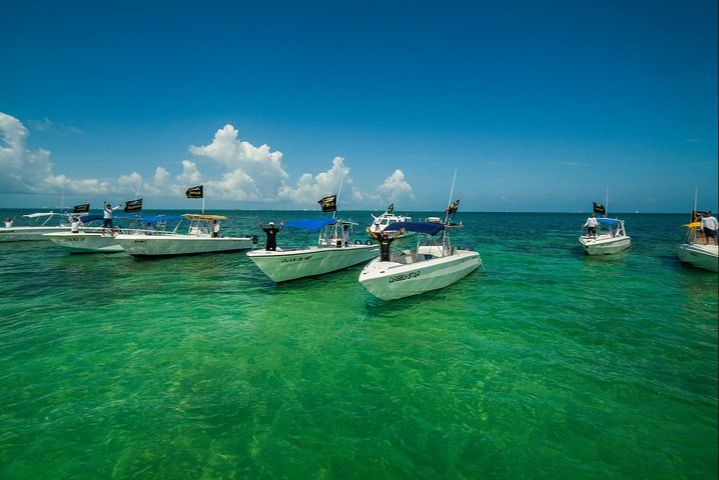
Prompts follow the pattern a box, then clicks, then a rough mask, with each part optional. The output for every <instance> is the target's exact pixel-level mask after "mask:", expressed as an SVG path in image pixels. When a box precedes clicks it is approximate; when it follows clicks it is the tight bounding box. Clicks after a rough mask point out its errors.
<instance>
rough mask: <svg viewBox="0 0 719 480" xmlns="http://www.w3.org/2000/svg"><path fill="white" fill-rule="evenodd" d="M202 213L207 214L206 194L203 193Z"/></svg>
mask: <svg viewBox="0 0 719 480" xmlns="http://www.w3.org/2000/svg"><path fill="white" fill-rule="evenodd" d="M202 213H203V214H204V213H205V192H202Z"/></svg>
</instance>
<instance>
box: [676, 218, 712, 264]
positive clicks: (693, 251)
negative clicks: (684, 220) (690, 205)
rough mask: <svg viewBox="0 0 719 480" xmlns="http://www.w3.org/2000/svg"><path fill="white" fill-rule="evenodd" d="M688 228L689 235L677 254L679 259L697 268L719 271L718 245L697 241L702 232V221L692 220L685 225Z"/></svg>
mask: <svg viewBox="0 0 719 480" xmlns="http://www.w3.org/2000/svg"><path fill="white" fill-rule="evenodd" d="M684 226H685V227H687V228H688V230H687V236H686V239H685V241H684V243H683V244H681V245H679V248H678V249H677V254H678V255H679V260H681V261H682V262H684V263H688V264H690V265H692V266H694V267H696V268H701V269H703V270H709V271H710V272H717V271H719V249H718V247H717V246H716V245H712V244H709V245H703V244H701V243H697V236H698V233H699V232H701V227H702V224H701V222H692V223H690V224H688V225H684Z"/></svg>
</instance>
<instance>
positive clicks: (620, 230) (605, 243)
mask: <svg viewBox="0 0 719 480" xmlns="http://www.w3.org/2000/svg"><path fill="white" fill-rule="evenodd" d="M597 222H598V223H599V226H598V227H597V234H596V236H591V237H590V236H589V234H587V235H582V236H581V237H579V243H581V244H582V247H583V248H584V251H585V252H586V253H587V254H588V255H609V254H613V253H619V252H622V251H624V250H626V249H628V248H629V247H630V246H631V245H632V238H631V237H630V236H629V235H627V231H626V229H625V228H624V220H618V219H616V218H598V219H597Z"/></svg>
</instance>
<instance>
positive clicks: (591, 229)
mask: <svg viewBox="0 0 719 480" xmlns="http://www.w3.org/2000/svg"><path fill="white" fill-rule="evenodd" d="M597 225H599V222H597V219H596V218H594V214H593V213H592V214H591V215H590V216H589V218H588V219H587V221H586V222H585V223H584V225H582V228H584V227H587V238H589V236H590V235H592V236H594V239H595V240H596V239H597Z"/></svg>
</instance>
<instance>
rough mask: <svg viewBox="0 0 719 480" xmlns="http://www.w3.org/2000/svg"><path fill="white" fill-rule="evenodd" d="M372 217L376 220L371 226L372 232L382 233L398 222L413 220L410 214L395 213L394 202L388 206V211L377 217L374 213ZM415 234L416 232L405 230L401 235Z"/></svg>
mask: <svg viewBox="0 0 719 480" xmlns="http://www.w3.org/2000/svg"><path fill="white" fill-rule="evenodd" d="M370 215H371V214H370ZM372 218H374V221H373V222H372V224H371V225H370V226H369V229H370V231H371V232H373V233H375V234H377V235H380V234H382V232H383V231H384V230H385V229H386V228H387V227H388V226H390V225H392V224H395V223H398V222H411V221H412V217H410V216H409V215H395V213H394V204H392V205H390V206H389V207H387V211H385V212H384V213H383V214H382V215H380V216H379V217H375V216H374V215H372ZM411 235H414V232H405V233H403V234H402V235H400V237H408V236H411Z"/></svg>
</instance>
